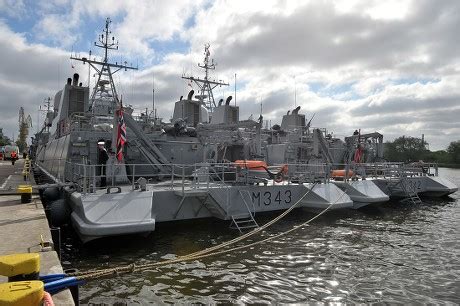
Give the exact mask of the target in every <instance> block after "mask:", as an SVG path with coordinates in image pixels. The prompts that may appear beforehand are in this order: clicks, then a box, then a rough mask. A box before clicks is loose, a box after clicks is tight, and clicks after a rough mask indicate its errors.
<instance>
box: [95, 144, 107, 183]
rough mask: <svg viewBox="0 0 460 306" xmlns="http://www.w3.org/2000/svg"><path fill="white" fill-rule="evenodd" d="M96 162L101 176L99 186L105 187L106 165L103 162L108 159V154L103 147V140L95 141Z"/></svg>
mask: <svg viewBox="0 0 460 306" xmlns="http://www.w3.org/2000/svg"><path fill="white" fill-rule="evenodd" d="M97 149H98V150H97V151H98V152H97V153H98V154H97V164H98V167H97V168H98V169H99V171H98V173H97V175H99V176H100V177H101V185H100V186H101V187H106V186H107V177H106V166H105V164H106V163H107V160H109V154H108V153H107V150H106V149H105V142H104V141H98V143H97Z"/></svg>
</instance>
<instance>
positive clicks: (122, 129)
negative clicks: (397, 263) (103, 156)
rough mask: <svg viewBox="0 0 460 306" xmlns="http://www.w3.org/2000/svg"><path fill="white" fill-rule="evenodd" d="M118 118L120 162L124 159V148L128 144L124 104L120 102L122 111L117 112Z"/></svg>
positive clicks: (118, 152) (118, 156) (117, 154)
mask: <svg viewBox="0 0 460 306" xmlns="http://www.w3.org/2000/svg"><path fill="white" fill-rule="evenodd" d="M117 117H118V132H117V152H116V156H117V159H118V161H121V160H122V159H123V147H124V146H125V143H126V124H125V120H124V118H123V103H122V101H120V109H119V110H117Z"/></svg>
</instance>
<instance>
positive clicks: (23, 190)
mask: <svg viewBox="0 0 460 306" xmlns="http://www.w3.org/2000/svg"><path fill="white" fill-rule="evenodd" d="M17 192H18V193H19V194H20V195H21V203H30V202H31V201H32V186H31V185H19V186H18V189H17Z"/></svg>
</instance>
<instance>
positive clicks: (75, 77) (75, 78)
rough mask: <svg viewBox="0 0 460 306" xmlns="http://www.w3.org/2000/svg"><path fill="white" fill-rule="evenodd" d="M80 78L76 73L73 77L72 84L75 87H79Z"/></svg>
mask: <svg viewBox="0 0 460 306" xmlns="http://www.w3.org/2000/svg"><path fill="white" fill-rule="evenodd" d="M79 77H80V76H79V75H78V73H74V75H73V84H72V85H73V86H77V85H78V78H79Z"/></svg>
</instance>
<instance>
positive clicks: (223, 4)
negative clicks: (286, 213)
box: [0, 0, 460, 150]
mask: <svg viewBox="0 0 460 306" xmlns="http://www.w3.org/2000/svg"><path fill="white" fill-rule="evenodd" d="M107 17H110V18H111V20H112V23H111V27H112V35H113V36H115V37H116V40H118V42H119V50H118V51H116V52H115V51H113V52H111V53H110V60H111V61H114V62H119V63H120V62H125V61H126V62H127V63H128V64H132V65H133V66H136V67H138V70H135V71H120V72H118V73H117V74H115V77H114V80H115V83H116V85H117V90H118V92H119V94H121V95H122V96H123V102H124V103H125V104H131V105H133V106H134V107H135V108H136V109H145V107H148V108H150V109H151V108H152V89H153V87H154V88H155V106H156V108H157V112H158V115H159V116H160V117H162V118H164V120H166V121H167V120H169V118H171V115H172V111H173V106H174V102H175V101H177V100H178V98H179V97H180V96H181V95H184V96H185V95H186V94H187V92H188V90H190V87H188V86H187V82H186V81H185V80H183V79H182V78H181V76H182V75H184V74H185V75H194V76H201V77H202V76H203V74H202V71H200V69H199V68H198V67H197V63H199V62H202V60H203V57H204V45H205V44H207V43H209V44H210V46H211V47H210V52H211V57H212V58H213V59H214V61H215V62H216V63H217V66H216V70H215V71H213V73H212V78H213V79H216V80H224V81H225V82H227V83H229V85H230V86H228V87H218V88H216V89H215V91H214V96H215V97H216V98H217V99H220V98H223V97H224V98H226V97H227V96H229V95H234V88H235V74H236V97H237V99H236V103H237V105H238V106H239V107H240V119H241V120H242V119H247V118H248V117H249V116H250V115H251V114H252V115H253V116H254V117H255V118H258V116H259V114H260V111H261V108H262V114H263V116H264V119H265V120H267V121H268V122H269V123H271V124H272V125H273V124H275V123H280V121H281V118H282V115H283V114H285V113H286V112H287V111H288V110H292V109H294V108H295V107H296V106H301V111H300V112H301V113H304V114H306V116H307V118H311V117H312V116H313V115H314V118H313V120H312V126H315V127H325V128H327V130H328V131H329V132H332V133H333V135H334V136H336V137H340V138H342V137H344V136H348V135H351V134H352V133H353V131H354V130H355V129H361V132H362V133H368V132H374V131H378V132H380V133H382V134H383V135H384V139H385V140H387V141H392V140H393V139H395V138H396V137H399V136H402V135H405V136H413V137H422V134H424V137H425V140H426V141H427V142H428V143H429V145H430V149H431V150H441V149H446V148H447V146H448V145H449V143H450V142H451V141H456V140H460V120H459V118H460V86H459V85H460V36H459V34H458V30H459V29H460V1H458V0H439V1H433V0H430V1H428V0H413V1H411V0H407V1H405V0H386V1H381V0H375V1H374V0H363V1H360V0H343V1H339V0H312V1H305V0H302V1H295V0H292V1H277V0H264V1H240V0H216V1H208V0H194V1H187V0H170V1H159V0H157V1H156V0H124V1H122V0H119V1H114V0H112V1H109V0H99V1H89V0H88V1H86V0H73V1H68V0H47V1H32V0H31V1H24V0H0V55H1V56H0V93H1V94H0V111H1V113H2V120H1V121H0V127H3V132H4V134H6V135H7V136H9V137H10V138H11V137H13V134H14V137H17V134H18V129H19V128H18V111H19V107H21V106H23V107H24V108H25V112H26V114H30V115H31V117H32V120H33V124H34V126H33V127H32V128H31V131H33V132H35V131H36V129H37V122H40V124H41V122H42V120H43V115H44V113H43V112H41V111H39V109H40V107H42V108H44V101H45V100H46V98H47V97H51V98H52V99H53V98H54V95H55V93H56V92H57V91H58V90H60V89H62V87H63V86H64V84H65V82H66V79H67V78H68V77H70V76H71V75H72V74H73V73H75V72H77V73H79V74H80V76H81V80H82V81H83V83H84V84H88V74H89V71H88V65H83V64H81V63H79V62H76V61H71V60H70V59H69V57H70V55H71V54H75V55H77V56H87V54H88V52H89V51H90V50H91V51H92V54H93V55H98V52H99V51H98V50H96V48H95V47H94V41H96V40H97V38H98V35H99V34H100V33H101V31H102V29H103V27H104V25H105V20H106V18H107ZM89 76H90V77H89V79H90V82H91V81H92V82H93V83H91V84H94V78H93V77H92V75H91V74H90V75H89ZM195 90H196V88H195ZM261 106H262V107H261Z"/></svg>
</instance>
